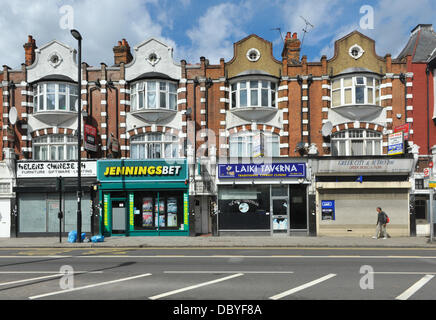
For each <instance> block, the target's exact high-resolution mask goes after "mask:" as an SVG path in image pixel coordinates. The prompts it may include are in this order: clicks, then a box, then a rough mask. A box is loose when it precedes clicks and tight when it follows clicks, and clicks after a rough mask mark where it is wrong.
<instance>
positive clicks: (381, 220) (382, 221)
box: [377, 211, 387, 224]
mask: <svg viewBox="0 0 436 320" xmlns="http://www.w3.org/2000/svg"><path fill="white" fill-rule="evenodd" d="M386 222H387V216H386V213H385V212H384V211H380V212H379V213H378V215H377V224H379V223H380V224H386Z"/></svg>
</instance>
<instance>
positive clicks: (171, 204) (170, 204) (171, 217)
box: [167, 198, 177, 227]
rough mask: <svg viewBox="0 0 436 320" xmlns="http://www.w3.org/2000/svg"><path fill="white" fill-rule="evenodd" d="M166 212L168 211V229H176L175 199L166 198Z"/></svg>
mask: <svg viewBox="0 0 436 320" xmlns="http://www.w3.org/2000/svg"><path fill="white" fill-rule="evenodd" d="M167 211H168V227H177V199H176V198H168V201H167Z"/></svg>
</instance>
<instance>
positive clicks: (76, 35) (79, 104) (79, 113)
mask: <svg viewBox="0 0 436 320" xmlns="http://www.w3.org/2000/svg"><path fill="white" fill-rule="evenodd" d="M71 34H72V36H73V37H74V39H76V40H77V41H78V50H79V52H78V54H79V56H78V63H77V64H78V65H77V69H78V76H77V94H78V101H77V242H82V176H81V173H82V172H81V171H82V167H81V166H82V163H81V151H82V118H81V117H82V94H81V91H82V36H81V35H80V33H79V31H77V30H75V29H73V30H71Z"/></svg>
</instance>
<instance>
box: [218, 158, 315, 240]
mask: <svg viewBox="0 0 436 320" xmlns="http://www.w3.org/2000/svg"><path fill="white" fill-rule="evenodd" d="M306 171H307V170H306V162H302V161H301V162H285V161H283V159H281V160H277V161H273V162H272V163H269V164H267V163H262V164H219V166H218V232H219V235H263V236H270V235H285V236H293V235H308V231H309V228H308V225H309V221H308V218H309V217H308V214H307V212H308V210H307V203H308V201H307V186H308V185H309V181H308V180H307V179H306V175H307V173H306Z"/></svg>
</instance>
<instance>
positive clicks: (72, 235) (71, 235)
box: [68, 231, 77, 243]
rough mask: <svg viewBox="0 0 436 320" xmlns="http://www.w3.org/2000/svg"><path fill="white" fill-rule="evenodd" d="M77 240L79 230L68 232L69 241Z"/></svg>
mask: <svg viewBox="0 0 436 320" xmlns="http://www.w3.org/2000/svg"><path fill="white" fill-rule="evenodd" d="M76 240H77V231H70V232H69V233H68V242H70V243H74V242H76Z"/></svg>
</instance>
